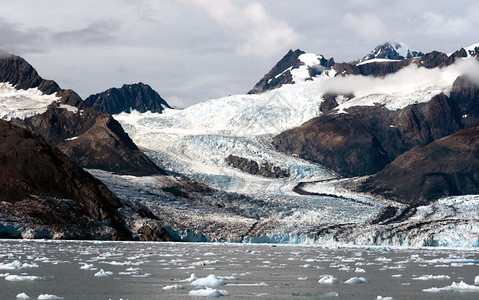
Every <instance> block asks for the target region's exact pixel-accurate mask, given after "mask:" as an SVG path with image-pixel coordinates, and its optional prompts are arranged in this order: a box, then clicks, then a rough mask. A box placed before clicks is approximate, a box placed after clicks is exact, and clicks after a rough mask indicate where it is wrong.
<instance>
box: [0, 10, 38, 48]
mask: <svg viewBox="0 0 479 300" xmlns="http://www.w3.org/2000/svg"><path fill="white" fill-rule="evenodd" d="M0 28H1V29H2V33H1V34H0V48H1V49H3V50H7V51H10V52H12V53H25V52H42V51H43V49H42V47H41V46H40V41H41V40H42V39H43V36H44V30H43V29H42V28H29V29H27V30H21V29H20V26H18V25H17V24H15V23H12V22H7V21H5V20H4V19H2V18H0Z"/></svg>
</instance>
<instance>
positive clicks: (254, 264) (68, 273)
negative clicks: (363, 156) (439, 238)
mask: <svg viewBox="0 0 479 300" xmlns="http://www.w3.org/2000/svg"><path fill="white" fill-rule="evenodd" d="M14 261H19V262H20V263H21V264H25V263H27V264H28V265H24V266H25V268H18V264H17V269H15V270H6V269H5V268H8V267H12V262H14ZM85 263H87V264H93V265H94V266H95V267H97V268H98V269H97V270H83V269H80V267H81V266H83V265H84V264H85ZM35 264H36V265H38V267H31V266H32V265H35ZM28 266H30V267H28ZM131 268H133V269H131ZM100 269H104V271H110V272H112V275H110V276H107V277H96V276H94V274H95V273H97V272H98V271H99V270H100ZM360 269H363V270H364V272H356V271H362V270H360ZM7 273H8V274H9V275H21V274H23V276H27V275H28V276H32V275H33V276H39V277H41V279H42V280H39V281H21V282H20V281H8V280H6V278H9V277H7V275H6V274H7ZM192 273H194V274H195V275H196V276H197V277H198V278H202V277H207V276H208V275H210V274H214V275H217V276H219V277H224V280H225V281H227V284H226V285H224V286H220V287H215V288H216V289H220V290H226V291H227V292H228V294H229V296H227V297H225V298H226V299H229V298H234V299H251V298H258V299H322V298H331V299H377V297H378V296H382V297H392V298H393V299H479V292H477V291H476V292H472V291H452V292H438V293H430V292H425V291H423V290H424V289H429V288H432V287H446V286H451V284H452V283H453V282H460V281H464V282H465V283H467V284H469V285H473V284H474V279H475V277H476V276H478V275H479V252H478V251H477V250H474V249H463V250H454V249H435V248H433V249H388V248H349V247H347V248H323V247H319V246H304V245H258V244H195V243H140V242H135V243H132V242H104V243H98V242H97V243H95V242H86V241H83V242H64V241H63V242H56V241H55V242H54V241H11V240H3V241H0V274H1V275H0V299H15V298H16V295H18V294H20V293H26V294H27V295H28V296H30V298H31V299H36V298H37V297H38V296H39V295H40V294H50V295H56V296H58V297H61V298H64V299H130V300H133V299H192V298H195V297H192V296H190V295H189V292H190V291H192V290H198V289H203V287H198V286H193V285H191V284H190V283H188V282H183V281H182V280H184V279H187V278H189V277H190V276H191V274H192ZM323 275H332V276H334V277H336V278H337V280H338V281H339V283H337V284H321V283H319V282H318V280H319V279H320V278H321V277H322V276H323ZM422 275H435V276H438V275H447V276H449V278H446V279H432V280H415V279H414V278H417V277H420V276H422ZM10 277H11V276H10ZM352 277H363V278H366V279H367V281H368V283H364V284H347V283H345V282H346V281H347V280H348V279H350V278H352ZM442 277H444V276H442ZM436 278H438V277H436ZM174 284H179V285H182V286H184V289H182V290H164V289H163V287H165V286H169V285H174ZM200 299H201V298H200Z"/></svg>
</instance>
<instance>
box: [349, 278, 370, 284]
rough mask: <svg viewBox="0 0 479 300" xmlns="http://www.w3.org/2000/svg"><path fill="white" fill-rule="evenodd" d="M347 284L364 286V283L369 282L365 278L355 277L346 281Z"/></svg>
mask: <svg viewBox="0 0 479 300" xmlns="http://www.w3.org/2000/svg"><path fill="white" fill-rule="evenodd" d="M345 283H347V284H363V283H369V281H368V280H367V279H366V278H364V277H353V278H350V279H348V280H346V282H345Z"/></svg>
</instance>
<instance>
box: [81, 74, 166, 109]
mask: <svg viewBox="0 0 479 300" xmlns="http://www.w3.org/2000/svg"><path fill="white" fill-rule="evenodd" d="M85 102H86V104H87V105H88V106H90V107H92V108H94V109H96V110H98V111H99V112H102V113H107V114H111V115H114V114H119V113H121V112H127V113H129V112H131V111H132V110H136V111H139V112H142V113H144V112H146V111H151V112H154V113H161V112H162V111H163V110H164V109H165V108H171V107H170V105H169V104H168V103H166V101H165V100H164V99H163V98H161V96H160V95H159V94H158V93H157V92H156V91H154V90H153V89H152V88H151V87H150V86H149V85H147V84H144V83H142V82H139V83H136V84H124V85H123V86H122V87H121V88H111V89H108V90H106V91H104V92H102V93H99V94H95V95H91V96H89V97H87V98H86V99H85Z"/></svg>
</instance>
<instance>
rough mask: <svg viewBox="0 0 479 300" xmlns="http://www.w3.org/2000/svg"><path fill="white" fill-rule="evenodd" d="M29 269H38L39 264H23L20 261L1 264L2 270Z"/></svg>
mask: <svg viewBox="0 0 479 300" xmlns="http://www.w3.org/2000/svg"><path fill="white" fill-rule="evenodd" d="M27 268H38V265H37V264H28V263H23V264H22V263H21V262H20V261H19V260H15V261H12V262H11V263H7V264H5V263H0V270H20V269H27Z"/></svg>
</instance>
